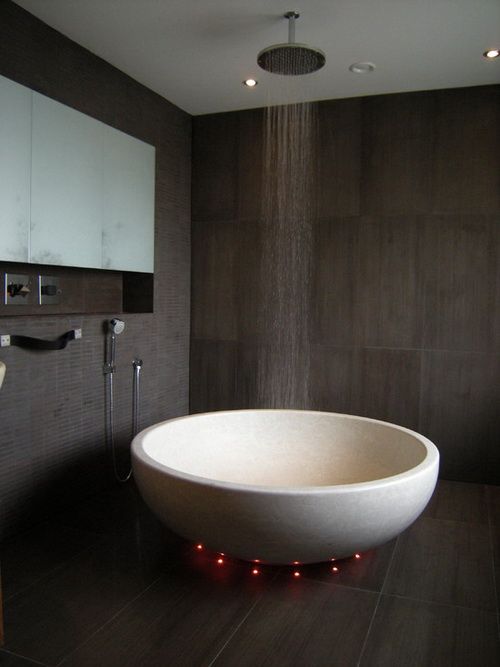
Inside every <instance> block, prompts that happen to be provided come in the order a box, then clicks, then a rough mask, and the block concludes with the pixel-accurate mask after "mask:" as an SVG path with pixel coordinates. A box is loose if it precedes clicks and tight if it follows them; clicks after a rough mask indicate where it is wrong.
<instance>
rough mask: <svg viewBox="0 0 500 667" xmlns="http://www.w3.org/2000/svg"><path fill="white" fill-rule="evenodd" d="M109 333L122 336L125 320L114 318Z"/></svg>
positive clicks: (110, 323)
mask: <svg viewBox="0 0 500 667" xmlns="http://www.w3.org/2000/svg"><path fill="white" fill-rule="evenodd" d="M108 327H109V331H110V332H111V333H112V334H114V335H116V336H117V335H118V334H121V333H122V331H123V330H124V329H125V322H124V321H123V320H118V319H116V318H113V319H112V320H110V321H109V325H108Z"/></svg>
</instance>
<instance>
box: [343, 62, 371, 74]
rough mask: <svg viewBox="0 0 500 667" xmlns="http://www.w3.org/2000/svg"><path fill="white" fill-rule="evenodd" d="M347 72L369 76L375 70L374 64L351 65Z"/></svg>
mask: <svg viewBox="0 0 500 667" xmlns="http://www.w3.org/2000/svg"><path fill="white" fill-rule="evenodd" d="M349 70H350V71H351V72H354V74H370V72H373V71H374V70H375V64H374V63H353V64H352V65H350V66H349Z"/></svg>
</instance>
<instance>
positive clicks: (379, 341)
mask: <svg viewBox="0 0 500 667" xmlns="http://www.w3.org/2000/svg"><path fill="white" fill-rule="evenodd" d="M358 229H359V244H358V248H359V255H358V261H357V266H356V292H355V303H356V308H357V311H358V317H359V333H358V337H357V339H358V341H359V343H360V344H361V345H365V346H370V347H371V346H375V347H394V348H419V347H421V339H422V297H421V291H420V288H419V270H420V263H419V260H420V257H419V243H418V236H419V220H418V218H416V217H413V216H392V217H383V218H382V217H377V218H367V217H364V218H361V219H360V224H359V227H358Z"/></svg>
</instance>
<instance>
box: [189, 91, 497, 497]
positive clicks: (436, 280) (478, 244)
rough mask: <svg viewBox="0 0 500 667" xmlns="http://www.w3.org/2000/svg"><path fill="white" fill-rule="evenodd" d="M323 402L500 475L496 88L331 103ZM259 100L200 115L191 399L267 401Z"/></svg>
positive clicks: (214, 403)
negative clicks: (259, 392)
mask: <svg viewBox="0 0 500 667" xmlns="http://www.w3.org/2000/svg"><path fill="white" fill-rule="evenodd" d="M318 111H319V114H318V116H319V124H320V139H321V140H320V146H319V152H318V154H319V164H318V167H317V174H316V181H317V185H318V204H319V211H320V215H319V220H318V221H317V224H316V226H315V243H314V250H313V253H314V257H313V264H314V275H313V279H312V290H311V292H312V295H311V313H310V318H311V323H312V341H311V342H312V351H311V356H312V358H311V368H312V378H313V379H312V398H311V407H312V408H316V409H321V410H332V411H340V412H349V413H354V414H360V415H366V416H369V417H374V418H379V419H385V420H389V421H393V422H396V423H399V424H402V425H404V426H408V427H410V428H414V429H417V430H419V431H420V432H422V433H423V434H425V435H427V436H428V437H430V438H431V439H432V440H434V441H435V442H436V444H437V445H438V447H439V449H440V450H441V454H442V468H441V474H442V476H443V477H445V478H449V479H455V480H463V481H478V482H488V483H494V484H499V483H500V423H499V414H500V413H499V405H500V373H499V371H500V316H499V315H498V313H499V312H500V308H499V307H500V252H499V251H500V86H488V87H477V88H466V89H454V90H442V91H432V92H423V93H409V94H399V95H385V96H378V97H367V98H356V99H350V100H338V101H329V102H324V103H320V104H319V105H318ZM262 135H263V126H262V111H261V110H255V111H245V112H236V113H227V114H217V115H210V116H201V117H197V118H195V119H194V126H193V175H194V179H193V228H192V233H193V256H192V259H193V291H192V322H193V326H192V341H191V350H192V362H191V410H192V411H195V412H196V411H203V410H214V409H224V408H237V407H253V406H254V405H255V368H256V364H255V359H256V357H257V355H258V354H261V353H262V349H261V347H260V345H259V342H258V338H257V332H256V326H255V320H256V312H257V299H258V286H259V252H260V247H261V243H262V235H261V234H260V224H259V217H260V211H259V201H260V192H261V173H262V162H261V148H262Z"/></svg>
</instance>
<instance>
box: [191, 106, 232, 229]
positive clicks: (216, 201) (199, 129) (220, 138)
mask: <svg viewBox="0 0 500 667" xmlns="http://www.w3.org/2000/svg"><path fill="white" fill-rule="evenodd" d="M237 162H238V115H237V114H235V113H231V114H224V115H221V114H214V115H210V116H197V117H196V118H194V119H193V190H192V193H193V203H192V219H193V222H207V221H232V220H234V219H235V217H236V214H237V180H238V179H237V176H238V171H237V168H236V165H237Z"/></svg>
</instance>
